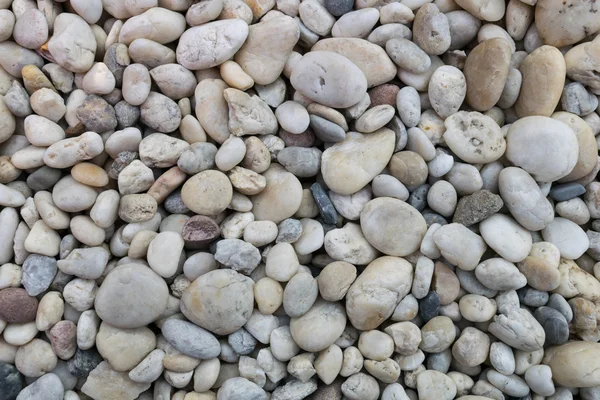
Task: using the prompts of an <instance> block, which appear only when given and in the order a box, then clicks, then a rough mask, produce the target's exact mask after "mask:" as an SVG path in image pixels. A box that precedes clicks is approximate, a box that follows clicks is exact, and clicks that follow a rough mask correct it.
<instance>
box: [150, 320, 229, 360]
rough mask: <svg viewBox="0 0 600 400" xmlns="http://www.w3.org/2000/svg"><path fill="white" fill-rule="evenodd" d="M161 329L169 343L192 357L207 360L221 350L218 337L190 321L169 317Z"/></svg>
mask: <svg viewBox="0 0 600 400" xmlns="http://www.w3.org/2000/svg"><path fill="white" fill-rule="evenodd" d="M161 330H162V333H163V335H164V337H165V339H166V340H167V341H168V342H169V344H171V345H172V346H173V347H174V348H175V349H177V350H178V351H180V352H182V353H183V354H185V355H188V356H190V357H194V358H198V359H201V360H207V359H211V358H215V357H217V356H218V355H219V353H220V352H221V346H220V344H219V341H218V340H217V338H215V337H214V336H213V335H212V334H211V333H210V332H208V331H206V330H204V329H202V328H200V327H198V326H196V325H194V324H192V323H190V322H186V321H180V320H177V319H169V320H167V321H165V322H164V323H163V325H162V327H161Z"/></svg>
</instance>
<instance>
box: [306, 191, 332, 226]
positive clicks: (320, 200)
mask: <svg viewBox="0 0 600 400" xmlns="http://www.w3.org/2000/svg"><path fill="white" fill-rule="evenodd" d="M310 191H311V192H312V195H313V198H314V199H315V203H316V204H317V207H318V208H319V213H320V214H321V217H322V218H323V221H324V222H325V223H326V224H330V225H335V224H336V223H337V220H338V214H337V211H336V210H335V207H334V206H333V203H332V202H331V200H330V199H329V196H327V192H326V191H325V189H324V188H323V186H322V185H321V184H320V183H318V182H315V183H313V184H312V185H311V187H310Z"/></svg>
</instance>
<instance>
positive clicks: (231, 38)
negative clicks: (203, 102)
mask: <svg viewBox="0 0 600 400" xmlns="http://www.w3.org/2000/svg"><path fill="white" fill-rule="evenodd" d="M248 31H249V30H248V24H247V23H245V22H244V21H242V20H239V19H226V20H222V21H212V22H208V23H206V24H203V25H201V26H194V27H192V28H190V29H188V30H186V31H185V32H184V33H183V35H181V37H180V38H179V44H178V45H177V62H178V63H179V64H181V65H182V66H184V67H185V68H187V69H189V70H192V71H193V70H200V69H206V68H211V67H215V66H217V65H219V64H221V63H222V62H224V61H226V60H228V59H230V58H231V57H232V56H233V55H234V54H236V53H237V52H238V50H239V49H240V48H241V47H242V45H243V44H244V41H245V40H246V38H247V37H248ZM203 37H214V40H212V41H209V42H205V41H203V40H201V38H203Z"/></svg>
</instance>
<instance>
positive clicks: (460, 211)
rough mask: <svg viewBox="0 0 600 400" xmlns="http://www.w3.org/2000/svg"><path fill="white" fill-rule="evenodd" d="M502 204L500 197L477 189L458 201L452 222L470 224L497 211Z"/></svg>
mask: <svg viewBox="0 0 600 400" xmlns="http://www.w3.org/2000/svg"><path fill="white" fill-rule="evenodd" d="M503 205H504V202H503V201H502V198H501V197H500V196H498V195H497V194H494V193H492V192H490V191H489V190H478V191H476V192H475V193H473V194H471V195H468V196H465V197H462V198H461V199H460V200H459V201H458V204H457V205H456V210H455V212H454V217H453V219H452V222H457V223H459V224H463V225H465V226H471V225H474V224H476V223H478V222H480V221H483V220H484V219H486V218H487V217H489V216H490V215H492V214H495V213H497V212H498V211H500V209H501V208H502V206H503Z"/></svg>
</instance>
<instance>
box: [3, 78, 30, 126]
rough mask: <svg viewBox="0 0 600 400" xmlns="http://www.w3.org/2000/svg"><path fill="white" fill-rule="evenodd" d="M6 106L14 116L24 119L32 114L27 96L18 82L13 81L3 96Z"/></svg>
mask: <svg viewBox="0 0 600 400" xmlns="http://www.w3.org/2000/svg"><path fill="white" fill-rule="evenodd" d="M4 101H5V102H6V106H7V107H8V109H9V110H10V112H11V113H13V114H14V115H15V116H17V117H20V118H24V117H26V116H28V115H30V114H32V113H33V110H32V109H31V105H30V104H29V94H28V93H27V90H25V88H24V87H23V86H21V84H20V83H19V82H18V81H16V80H15V81H13V83H12V86H11V88H10V90H9V91H8V93H6V95H5V96H4Z"/></svg>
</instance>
